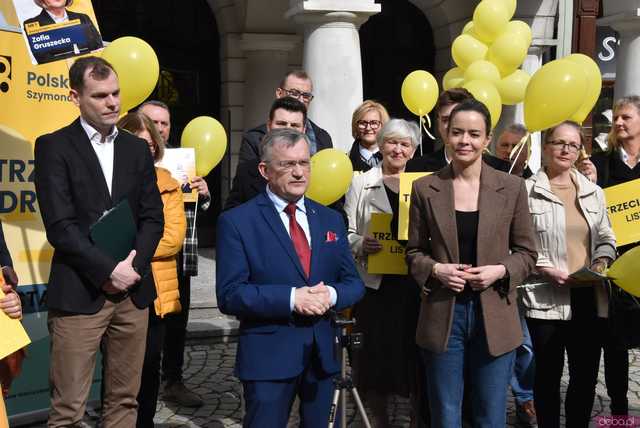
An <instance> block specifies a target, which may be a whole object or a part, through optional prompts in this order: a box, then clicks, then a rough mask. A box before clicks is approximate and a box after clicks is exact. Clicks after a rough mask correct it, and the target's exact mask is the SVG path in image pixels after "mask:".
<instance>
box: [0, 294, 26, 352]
mask: <svg viewBox="0 0 640 428" xmlns="http://www.w3.org/2000/svg"><path fill="white" fill-rule="evenodd" d="M0 284H4V281H0ZM3 297H4V293H3V292H2V290H1V289H0V299H2V298H3ZM0 331H1V332H2V334H0V360H1V359H3V358H4V357H6V356H7V355H9V354H11V353H13V352H15V351H17V350H18V349H22V348H24V347H25V346H27V345H28V344H29V343H31V339H29V336H27V332H26V331H24V328H23V327H22V323H21V322H20V320H16V319H12V318H9V316H8V315H7V314H5V313H4V311H1V310H0Z"/></svg>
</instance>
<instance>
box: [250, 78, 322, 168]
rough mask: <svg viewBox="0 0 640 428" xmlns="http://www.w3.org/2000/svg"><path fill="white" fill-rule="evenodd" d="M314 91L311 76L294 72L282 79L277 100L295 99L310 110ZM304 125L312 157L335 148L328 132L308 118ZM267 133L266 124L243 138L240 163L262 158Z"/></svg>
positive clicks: (277, 91)
mask: <svg viewBox="0 0 640 428" xmlns="http://www.w3.org/2000/svg"><path fill="white" fill-rule="evenodd" d="M312 91H313V83H312V82H311V78H310V77H309V75H308V74H307V73H306V72H305V71H303V70H293V71H290V72H289V73H287V74H286V75H285V76H284V78H283V79H282V82H280V86H279V87H278V88H277V89H276V98H283V97H291V98H295V99H297V100H298V101H300V102H302V103H303V104H304V106H305V107H306V109H309V104H310V103H311V101H312V100H313V93H312ZM305 114H306V113H305ZM304 125H305V130H304V132H305V134H307V137H309V141H310V146H309V149H310V150H311V156H313V155H314V154H316V152H319V151H320V150H322V149H330V148H332V147H333V143H332V141H331V136H330V135H329V133H327V131H325V130H324V129H322V128H320V127H319V126H318V125H316V124H315V123H314V122H312V121H311V120H310V119H308V118H306V117H305V123H304ZM267 132H268V130H267V124H266V123H265V124H262V125H260V126H257V127H255V128H253V129H250V130H249V131H247V132H245V134H244V135H243V136H242V144H241V145H240V158H239V160H238V161H239V163H243V162H246V161H249V160H257V159H259V158H260V142H261V141H262V137H264V135H265V134H266V133H267Z"/></svg>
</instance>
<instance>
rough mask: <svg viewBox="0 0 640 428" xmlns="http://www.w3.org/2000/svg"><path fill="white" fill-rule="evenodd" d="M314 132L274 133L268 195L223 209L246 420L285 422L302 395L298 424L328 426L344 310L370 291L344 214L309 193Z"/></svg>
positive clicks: (228, 295)
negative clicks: (337, 323)
mask: <svg viewBox="0 0 640 428" xmlns="http://www.w3.org/2000/svg"><path fill="white" fill-rule="evenodd" d="M310 157H311V156H310V151H309V138H308V137H307V136H306V135H305V134H303V133H301V132H298V131H296V130H293V129H275V130H273V131H271V132H269V133H268V134H267V135H266V136H265V138H264V140H263V142H262V151H261V156H260V163H259V170H260V174H261V175H262V176H263V177H264V179H265V180H266V181H267V183H268V184H267V186H266V188H265V191H264V192H262V193H260V194H259V195H258V196H256V197H255V198H253V199H251V200H250V201H249V202H247V203H246V204H243V205H241V206H238V207H236V208H234V209H232V210H230V211H227V212H224V213H222V214H221V215H220V217H219V220H218V228H217V234H216V236H217V244H216V248H223V249H224V251H219V252H218V255H217V257H218V260H217V266H218V269H217V271H216V295H217V298H218V305H219V307H220V310H221V311H222V312H223V313H225V314H229V315H234V316H236V317H238V318H239V319H240V334H239V335H238V351H237V354H236V366H235V375H236V376H237V377H238V378H239V379H240V380H241V381H242V386H243V392H244V398H245V417H244V421H243V426H244V427H245V428H253V427H285V426H287V421H288V420H289V413H290V411H291V404H292V403H293V401H294V398H295V397H296V396H297V397H298V398H299V406H300V407H299V409H300V426H301V427H306V428H309V427H321V426H326V425H327V422H328V420H329V411H330V408H331V399H332V393H333V382H332V380H333V377H334V376H335V375H336V374H337V373H338V372H339V371H340V361H339V360H338V358H337V355H336V353H335V352H334V343H335V341H336V332H337V329H336V328H335V327H333V326H332V325H331V318H330V316H329V315H330V314H329V313H327V312H328V311H329V309H331V308H334V309H335V310H337V311H339V310H342V309H344V308H347V307H349V306H351V305H353V304H355V303H356V302H357V301H358V300H359V299H360V298H361V297H362V295H363V294H364V284H363V283H362V280H361V279H360V277H359V276H358V273H357V271H356V268H355V265H354V262H353V257H352V256H351V251H350V249H349V244H348V241H347V238H346V229H345V225H344V222H343V220H342V218H341V217H340V215H339V214H338V213H336V212H335V211H333V210H331V209H329V208H326V207H324V206H322V205H320V204H318V203H316V202H314V201H312V200H310V199H308V198H306V197H305V192H306V191H307V187H308V185H309V176H310V174H311V160H310Z"/></svg>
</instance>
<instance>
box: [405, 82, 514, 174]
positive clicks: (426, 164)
mask: <svg viewBox="0 0 640 428" xmlns="http://www.w3.org/2000/svg"><path fill="white" fill-rule="evenodd" d="M471 98H473V95H471V93H470V92H469V91H467V90H466V89H464V88H453V89H449V90H447V91H444V92H442V93H441V94H440V96H439V97H438V102H437V103H436V106H435V109H436V114H437V116H436V121H437V122H436V123H437V126H438V134H439V135H440V138H441V139H442V141H443V143H444V144H443V145H442V147H441V148H440V150H436V151H435V152H433V153H427V154H425V155H423V156H420V157H414V158H413V159H411V160H410V161H409V162H407V167H406V168H405V172H435V171H439V170H441V169H442V168H444V167H445V166H447V165H448V164H449V162H450V161H451V154H450V152H449V150H450V149H449V148H448V146H447V141H446V136H447V127H448V126H449V114H450V113H451V111H452V110H453V108H454V107H455V106H457V105H458V104H460V103H461V102H463V101H465V100H468V99H471ZM482 160H484V161H485V162H486V163H487V164H488V165H489V166H491V167H493V168H495V169H497V170H499V171H504V172H509V167H510V166H511V164H510V163H509V162H507V161H503V160H502V159H499V158H497V157H495V156H492V155H490V154H488V153H485V154H484V155H482Z"/></svg>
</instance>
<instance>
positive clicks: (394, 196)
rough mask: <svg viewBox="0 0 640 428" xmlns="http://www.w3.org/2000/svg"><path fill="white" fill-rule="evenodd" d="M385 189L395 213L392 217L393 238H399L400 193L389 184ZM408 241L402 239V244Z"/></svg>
mask: <svg viewBox="0 0 640 428" xmlns="http://www.w3.org/2000/svg"><path fill="white" fill-rule="evenodd" d="M384 190H385V192H387V199H389V204H390V205H391V212H392V213H393V217H392V218H391V236H392V237H393V239H398V212H399V211H400V195H398V193H396V192H394V191H393V190H391V189H390V188H389V186H387V185H386V184H385V185H384ZM406 242H407V241H401V242H400V243H401V244H402V245H405V244H406Z"/></svg>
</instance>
